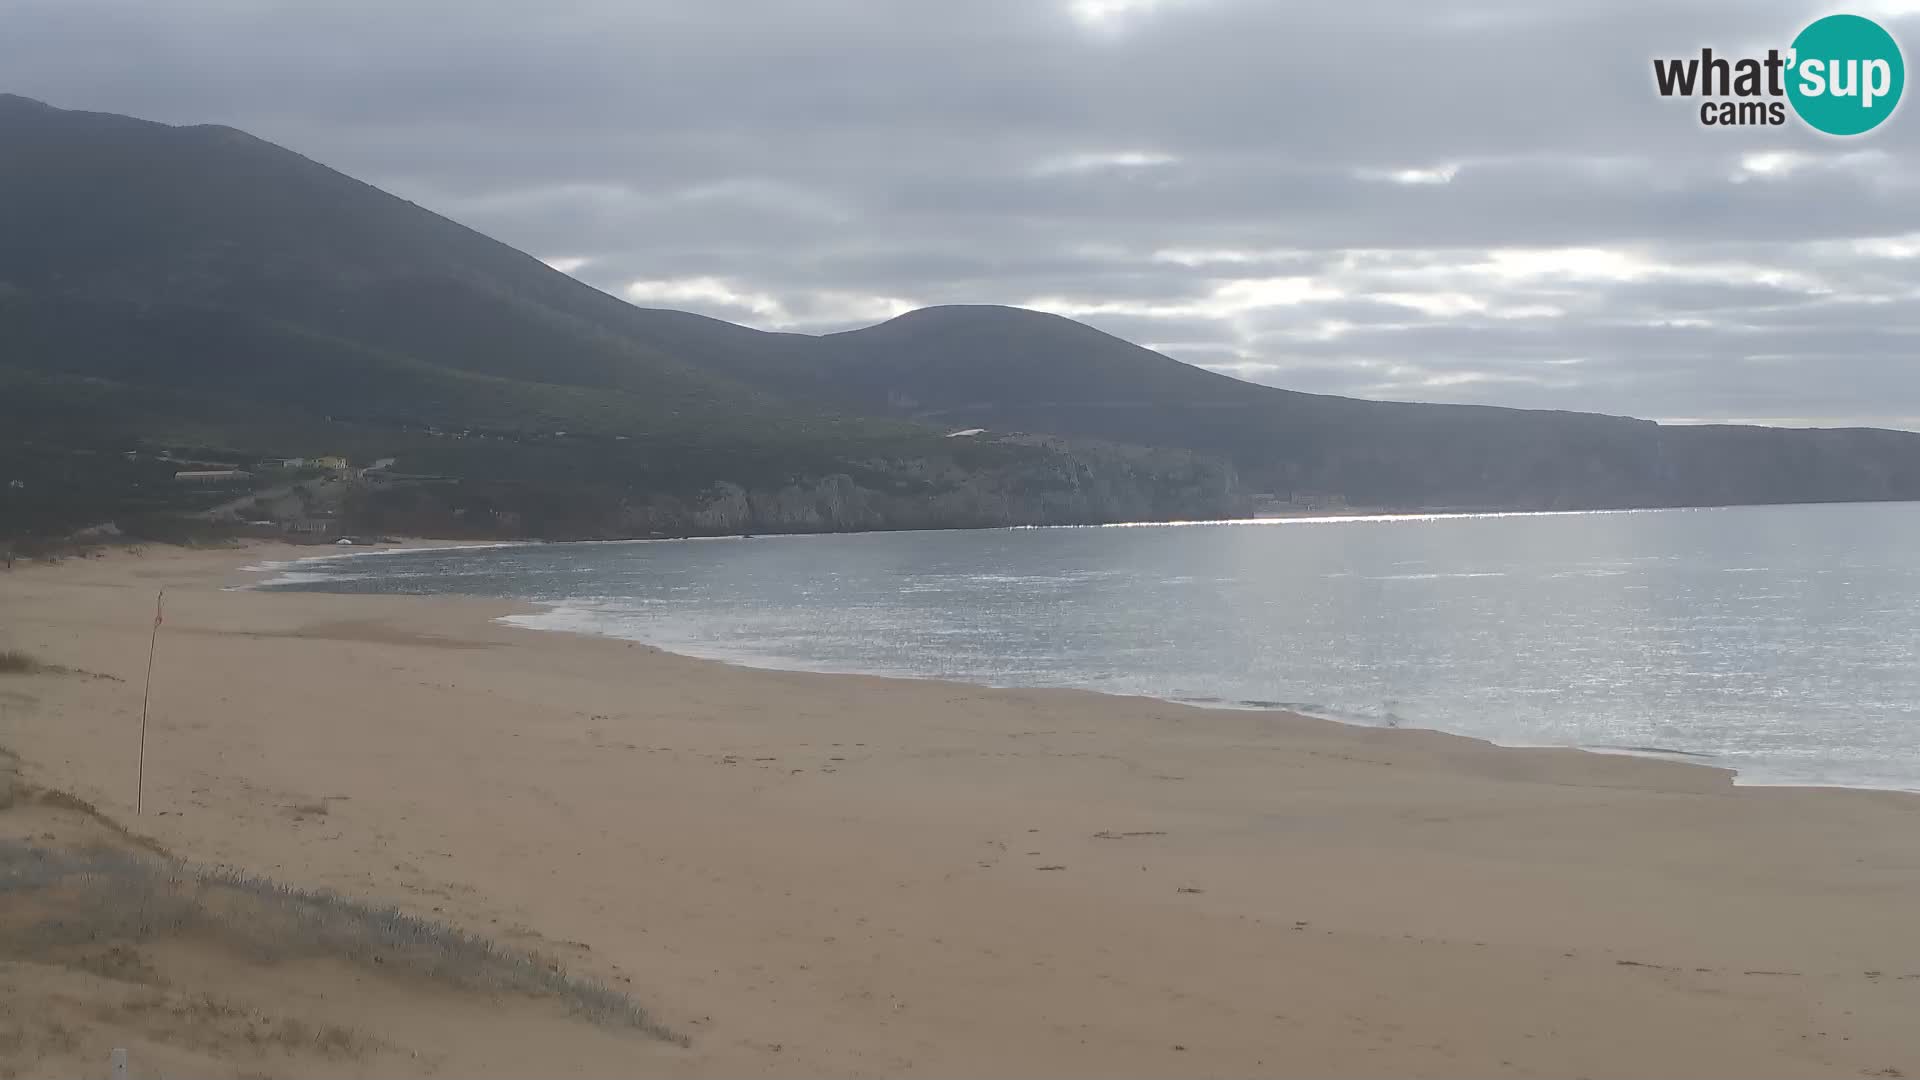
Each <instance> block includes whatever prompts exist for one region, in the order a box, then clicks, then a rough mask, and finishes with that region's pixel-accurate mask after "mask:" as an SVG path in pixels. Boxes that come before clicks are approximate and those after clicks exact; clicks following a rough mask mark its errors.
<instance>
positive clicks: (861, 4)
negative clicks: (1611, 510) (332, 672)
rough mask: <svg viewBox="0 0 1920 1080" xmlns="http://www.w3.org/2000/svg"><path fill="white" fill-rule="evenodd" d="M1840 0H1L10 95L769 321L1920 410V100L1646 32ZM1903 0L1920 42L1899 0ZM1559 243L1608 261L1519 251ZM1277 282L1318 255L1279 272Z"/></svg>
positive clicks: (1477, 388)
mask: <svg viewBox="0 0 1920 1080" xmlns="http://www.w3.org/2000/svg"><path fill="white" fill-rule="evenodd" d="M1824 13H1825V12H1824V11H1822V10H1817V9H1815V8H1812V7H1809V6H1808V5H1806V4H1804V3H1800V2H1787V0H1762V2H1757V3H1756V2H1744V0H1742V2H1736V0H1683V2H1680V3H1654V2H1653V0H1640V2H1632V3H1603V2H1601V0H1563V2H1560V3H1541V2H1537V0H1487V2H1483V3H1478V4H1475V5H1473V6H1471V7H1466V8H1462V7H1460V6H1458V5H1434V4H1422V3H1416V2H1414V0H1348V2H1344V3H1340V4H1331V5H1293V4H1275V3H1261V2H1257V0H1166V2H1163V3H1161V4H1158V5H1155V6H1152V7H1149V8H1142V9H1141V10H1139V11H1136V12H1134V13H1131V14H1123V15H1121V16H1120V17H1118V18H1117V19H1116V20H1115V21H1114V22H1113V24H1112V25H1107V26H1099V27H1094V26H1088V25H1084V24H1082V23H1081V22H1079V21H1077V20H1076V19H1075V18H1074V17H1073V15H1072V14H1071V12H1070V11H1069V5H1068V4H1067V3H1066V2H1065V0H977V2H973V3H968V4H952V3H933V2H917V0H818V2H810V3H793V2H784V0H735V2H733V3H729V4H725V5H712V4H710V5H694V4H688V3H666V2H643V0H572V2H559V3H548V4H542V5H534V4H530V3H509V2H507V0H467V2H465V3H458V4H456V3H453V2H451V0H425V2H417V3H409V4H391V3H376V2H374V0H341V2H338V3H332V4H324V5H323V4H307V3H295V2H292V0H285V2H280V3H273V2H262V3H247V2H241V0H172V2H169V3H167V4H153V3H148V2H145V0H14V2H13V3H11V4H9V5H8V11H7V20H6V35H5V36H4V37H0V71H5V72H7V74H8V84H7V85H6V86H5V87H0V89H7V90H12V91H16V92H20V93H25V94H29V95H31V96H36V97H41V98H45V99H47V100H49V101H51V102H52V103H54V104H56V105H61V106H65V107H80V108H94V109H104V110H109V111H116V112H127V113H132V114H135V115H142V116H148V117H151V118H154V119H160V120H166V121H170V122H219V123H228V124H232V125H234V126H238V127H243V128H245V129H247V130H250V131H253V132H254V133H256V134H259V135H261V136H262V137H265V138H269V139H273V140H275V141H277V142H281V143H283V144H285V145H288V146H290V147H292V148H294V149H296V150H299V151H301V152H303V153H306V154H308V155H309V156H312V157H315V158H317V159H318V160H321V161H324V162H326V163H328V164H331V165H334V166H336V167H338V168H341V169H343V170H345V171H348V172H351V173H353V174H355V175H358V176H361V177H363V178H365V179H368V180H369V181H371V182H374V183H377V184H380V185H382V186H384V187H387V188H389V189H390V190H393V191H395V192H396V193H397V194H400V195H402V196H404V197H407V198H411V199H414V200H415V201H417V202H420V203H422V204H423V205H426V206H429V207H431V208H434V209H437V210H440V211H442V212H444V213H447V214H449V215H450V216H453V217H455V218H457V219H459V220H462V221H465V222H467V223H469V224H471V225H473V226H475V227H476V228H479V229H481V230H483V231H486V232H489V233H491V234H493V235H496V236H498V237H500V238H501V239H502V240H505V241H506V242H508V243H511V244H513V245H515V246H517V247H521V248H523V249H526V250H528V251H531V252H532V253H534V254H536V255H539V256H542V257H545V258H552V259H561V258H571V259H585V260H587V261H586V262H584V263H582V264H580V265H578V266H577V268H575V270H574V272H575V273H576V274H577V275H578V276H580V277H581V278H582V279H583V280H586V281H589V282H591V283H593V284H596V285H598V286H600V287H602V288H606V289H608V290H609V291H612V292H615V293H622V292H623V291H624V290H626V289H627V288H628V287H629V286H630V285H632V284H633V283H634V282H648V283H652V284H651V285H649V286H646V288H648V289H652V290H654V292H655V293H660V292H663V291H664V292H665V293H668V294H674V295H680V296H682V297H684V299H681V300H678V301H675V302H673V305H672V306H682V307H687V308H690V309H693V310H699V311H703V312H706V313H708V314H715V315H719V316H721V317H727V318H735V319H739V320H741V321H745V322H749V323H753V324H756V325H763V326H793V327H803V328H807V329H834V328H839V327H841V326H844V325H852V324H854V323H857V322H859V321H862V320H865V319H869V318H872V317H875V316H874V315H873V314H872V313H873V312H877V311H882V310H884V309H885V308H886V305H887V304H889V303H891V302H892V301H894V300H898V301H903V302H908V303H915V304H923V303H944V302H1002V303H1020V302H1027V301H1047V302H1050V303H1052V304H1054V305H1055V306H1058V307H1061V308H1062V309H1063V310H1065V311H1066V312H1067V313H1069V314H1075V315H1076V316H1077V317H1081V318H1083V319H1085V321H1088V322H1090V323H1092V324H1093V325H1095V326H1098V327H1100V328H1102V329H1105V330H1108V331H1109V332H1113V333H1118V334H1120V335H1122V336H1125V337H1128V338H1130V339H1132V340H1136V341H1144V342H1150V343H1160V344H1163V345H1165V346H1166V347H1167V348H1168V349H1169V351H1170V352H1171V353H1172V354H1173V355H1175V356H1177V357H1179V358H1181V359H1184V360H1188V361H1189V362H1194V363H1200V364H1204V365H1207V366H1212V367H1216V368H1221V369H1223V370H1231V371H1232V372H1233V373H1235V374H1238V375H1241V376H1242V377H1248V378H1255V379H1258V380H1260V381H1267V382H1273V383H1275V384H1277V385H1287V386H1297V387H1299V388H1301V389H1309V390H1326V391H1337V392H1349V393H1360V394H1367V395H1374V396H1379V395H1387V394H1405V395H1409V396H1419V397H1424V398H1427V399H1431V400H1459V401H1482V402H1488V403H1494V404H1513V405H1528V406H1546V407H1556V408H1580V409H1585V408H1594V409H1601V410H1605V411H1614V412H1632V413H1638V414H1643V415H1653V416H1687V417H1699V418H1711V417H1716V416H1719V417H1732V416H1743V417H1744V416H1767V417H1775V418H1779V417H1793V416H1805V417H1808V418H1816V417H1817V418H1822V419H1833V418H1842V419H1844V418H1848V417H1854V418H1889V417H1893V418H1898V417H1907V418H1911V417H1914V416H1917V415H1920V379H1915V378H1914V377H1913V376H1912V374H1911V361H1912V357H1913V354H1914V350H1913V344H1914V327H1915V320H1916V316H1915V312H1914V308H1913V304H1914V297H1915V296H1916V295H1920V180H1916V179H1915V178H1916V177H1920V139H1916V138H1915V137H1914V134H1913V133H1914V132H1915V131H1916V130H1920V128H1916V127H1915V124H1916V123H1920V120H1916V119H1915V117H1914V115H1913V114H1912V110H1913V108H1914V106H1913V105H1911V104H1908V105H1906V106H1904V107H1903V112H1904V115H1901V116H1897V117H1896V118H1895V119H1894V120H1893V121H1891V122H1890V124H1889V125H1888V127H1887V128H1886V129H1885V130H1884V131H1882V132H1879V133H1876V134H1874V135H1872V136H1870V137H1867V138H1865V139H1862V140H1856V141H1853V142H1840V141H1832V140H1825V139H1822V138H1819V137H1816V136H1813V135H1812V134H1810V133H1809V132H1807V131H1806V130H1805V129H1803V128H1800V127H1797V126H1792V125H1789V126H1788V127H1785V128H1781V129H1737V130H1732V131H1726V130H1710V129H1705V128H1702V127H1701V126H1700V125H1699V123H1698V122H1697V120H1696V119H1695V116H1694V114H1693V110H1692V107H1691V106H1690V105H1688V104H1687V103H1684V102H1678V101H1667V100H1661V99H1660V98H1658V96H1657V95H1656V94H1655V93H1654V91H1653V86H1652V77H1651V68H1650V64H1649V61H1650V60H1651V59H1652V58H1653V57H1655V56H1680V55H1686V54H1688V53H1690V52H1692V51H1695V50H1697V49H1698V48H1699V47H1700V46H1702V45H1713V46H1714V47H1715V48H1716V49H1719V50H1721V51H1725V52H1738V51H1741V50H1748V51H1759V50H1763V49H1765V48H1766V47H1767V46H1769V45H1784V44H1785V43H1786V41H1787V39H1789V38H1790V37H1791V35H1792V34H1793V33H1794V32H1795V31H1796V30H1797V29H1798V28H1799V27H1800V26H1802V25H1804V24H1805V23H1806V22H1807V21H1809V20H1810V19H1811V18H1813V17H1815V16H1817V15H1819V14H1824ZM1869 13H1870V12H1869ZM1883 21H1884V22H1885V23H1886V24H1887V25H1888V26H1889V27H1890V28H1891V29H1892V30H1893V32H1894V34H1895V35H1896V36H1897V37H1900V38H1902V39H1903V40H1905V41H1908V42H1913V41H1920V17H1916V16H1913V15H1907V16H1901V17H1898V18H1886V19H1883ZM1909 51H1910V52H1911V49H1910V50H1909ZM1128 155H1132V156H1128ZM1755 155H1762V156H1758V157H1756V156H1755ZM1766 155H1771V156H1766ZM1396 176H1398V177H1399V180H1421V179H1424V180H1427V181H1430V182H1424V183H1419V182H1399V181H1397V180H1396V179H1395V177H1396ZM1903 237H1904V238H1908V239H1906V240H1904V241H1902V240H1899V239H1898V238H1903ZM1863 240H1879V241H1882V242H1881V243H1880V245H1879V247H1878V248H1877V249H1875V250H1867V249H1865V248H1863V247H1862V246H1861V244H1859V243H1858V242H1859V241H1863ZM1903 244H1905V245H1906V246H1902V245H1903ZM1869 247H1871V245H1869ZM1542 248H1569V249H1587V248H1593V249H1601V250H1602V252H1603V253H1604V257H1605V258H1613V259H1615V260H1616V262H1615V263H1614V264H1607V263H1605V262H1604V260H1603V261H1601V262H1598V263H1596V262H1594V260H1593V259H1591V258H1588V257H1586V256H1580V255H1565V256H1564V257H1563V256H1558V255H1550V256H1540V257H1538V258H1536V259H1535V260H1534V262H1533V263H1527V262H1525V261H1524V260H1522V261H1521V262H1519V263H1515V262H1512V261H1509V262H1507V263H1499V262H1498V260H1499V258H1500V256H1499V255H1497V254H1496V253H1497V252H1498V251H1499V250H1500V249H1542ZM1908 252H1910V253H1909V254H1907V255H1906V257H1896V256H1899V255H1900V254H1901V253H1908ZM1582 259H1585V260H1586V263H1591V264H1593V265H1591V266H1586V269H1584V270H1582V269H1577V268H1578V267H1581V266H1584V265H1586V263H1582V261H1581V260H1582ZM1496 264H1497V265H1496ZM1568 267H1575V268H1576V269H1575V270H1569V269H1568ZM1293 278H1304V279H1309V280H1310V281H1311V283H1312V285H1313V287H1312V288H1310V289H1305V288H1296V287H1294V286H1291V285H1285V284H1282V285H1274V284H1271V283H1268V284H1264V285H1263V284H1261V282H1263V281H1266V280H1267V279H1293ZM676 283H677V284H676ZM1823 290H1824V291H1823ZM1867 296H1872V297H1877V298H1879V299H1881V300H1883V301H1885V302H1883V303H1878V304H1851V305H1850V304H1845V303H1840V302H1838V301H1839V300H1841V299H1844V298H1846V297H1867ZM1262 298H1265V300H1262ZM1267 301H1271V302H1267ZM647 302H659V303H666V302H667V301H664V300H662V301H647ZM1549 312H1551V316H1552V317H1548V313H1549ZM1503 315H1505V316H1515V315H1520V316H1523V317H1501V316H1503ZM1762 346H1764V348H1762ZM1754 356H1763V357H1768V359H1763V360H1758V361H1756V360H1753V359H1751V357H1754ZM1569 359H1572V360H1578V361H1579V362H1578V363H1573V364H1568V363H1564V362H1563V361H1566V360H1569ZM1796 410H1797V411H1796Z"/></svg>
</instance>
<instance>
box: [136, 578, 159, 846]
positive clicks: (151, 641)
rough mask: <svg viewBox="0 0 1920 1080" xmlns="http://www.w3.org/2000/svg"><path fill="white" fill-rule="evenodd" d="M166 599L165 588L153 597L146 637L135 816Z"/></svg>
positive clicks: (142, 799) (140, 806)
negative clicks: (157, 649) (145, 665)
mask: <svg viewBox="0 0 1920 1080" xmlns="http://www.w3.org/2000/svg"><path fill="white" fill-rule="evenodd" d="M166 599H167V590H165V589H161V590H160V592H159V595H157V596H155V597H154V598H153V634H152V636H151V637H149V638H147V688H146V690H145V691H144V692H143V693H141V695H140V768H139V772H138V773H137V774H136V776H135V778H134V786H133V813H134V816H135V817H138V816H140V814H141V813H143V812H144V811H145V810H146V803H147V703H148V702H150V701H152V700H153V650H154V648H155V646H157V645H159V643H160V621H161V615H160V608H161V605H162V604H164V603H165V602H166Z"/></svg>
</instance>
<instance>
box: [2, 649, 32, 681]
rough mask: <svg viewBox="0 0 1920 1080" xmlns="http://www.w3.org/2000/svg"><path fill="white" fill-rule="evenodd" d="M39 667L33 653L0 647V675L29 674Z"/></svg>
mask: <svg viewBox="0 0 1920 1080" xmlns="http://www.w3.org/2000/svg"><path fill="white" fill-rule="evenodd" d="M40 668H41V664H40V661H38V660H36V659H34V658H33V654H31V653H27V652H22V651H21V650H19V649H0V675H31V674H33V673H34V672H36V671H39V670H40Z"/></svg>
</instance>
